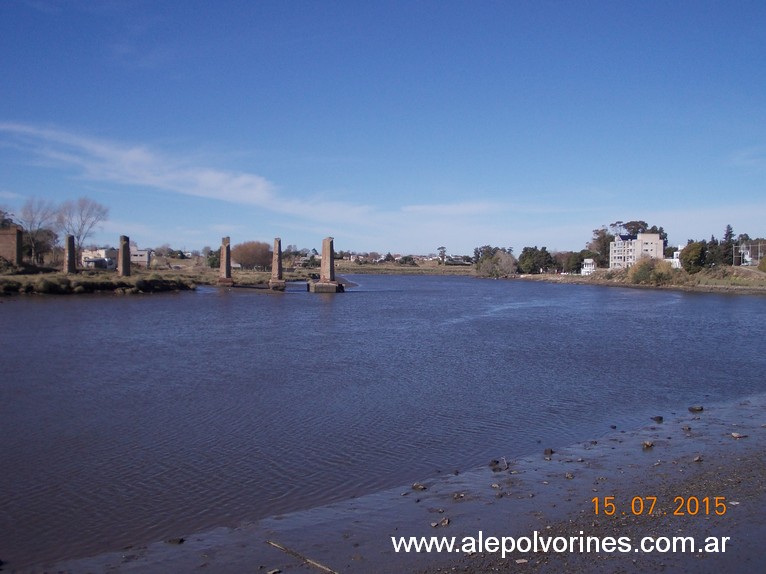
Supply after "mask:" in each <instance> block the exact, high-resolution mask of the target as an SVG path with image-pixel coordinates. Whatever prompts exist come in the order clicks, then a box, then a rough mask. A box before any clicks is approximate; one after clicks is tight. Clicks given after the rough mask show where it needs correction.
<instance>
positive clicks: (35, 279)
mask: <svg viewBox="0 0 766 574" xmlns="http://www.w3.org/2000/svg"><path fill="white" fill-rule="evenodd" d="M316 272H317V270H316V269H303V268H299V269H294V270H290V271H285V273H284V278H285V279H286V280H287V281H296V282H300V281H310V280H312V277H313V276H314V275H315V274H316ZM336 273H338V274H342V275H433V276H464V277H478V278H481V277H479V276H477V275H476V270H475V268H474V267H473V266H457V265H438V264H437V263H436V262H428V264H422V265H420V266H408V265H400V264H398V263H380V264H375V265H371V264H365V265H359V264H356V263H353V262H350V261H339V262H337V265H336ZM270 278H271V273H270V272H268V271H242V270H235V271H233V272H232V286H234V287H250V288H256V289H257V288H261V289H267V288H268V283H269V279H270ZM218 279H219V273H218V270H217V269H211V268H209V267H202V266H192V265H189V266H186V267H179V268H178V269H152V270H148V271H147V270H143V269H136V270H134V272H133V274H132V275H131V276H130V277H118V276H117V274H116V272H114V271H92V270H85V271H81V272H79V273H77V274H73V275H67V274H65V273H61V272H32V271H27V272H18V273H15V274H3V275H0V295H16V294H58V295H63V294H80V293H95V292H101V293H105V292H115V293H117V294H121V295H122V294H139V293H156V292H163V291H183V290H190V289H194V288H195V286H197V285H217V284H218ZM501 279H507V280H519V279H520V280H526V281H546V282H553V283H563V284H578V285H600V286H608V287H631V288H639V289H666V290H677V291H690V292H704V293H730V294H742V295H764V294H766V273H763V272H762V271H759V270H757V269H754V268H748V267H720V268H717V269H704V270H702V271H700V272H699V273H696V274H694V275H690V274H688V273H686V272H685V271H681V270H675V271H673V273H672V274H671V275H669V276H668V277H666V278H665V279H664V280H663V281H662V282H658V283H649V282H637V281H636V278H635V276H634V275H631V274H630V273H629V272H628V271H622V270H609V269H599V270H597V271H596V272H595V273H594V274H592V275H588V276H582V275H568V274H552V273H545V274H538V275H511V276H508V277H502V278H501ZM346 286H353V285H352V284H350V283H347V284H346Z"/></svg>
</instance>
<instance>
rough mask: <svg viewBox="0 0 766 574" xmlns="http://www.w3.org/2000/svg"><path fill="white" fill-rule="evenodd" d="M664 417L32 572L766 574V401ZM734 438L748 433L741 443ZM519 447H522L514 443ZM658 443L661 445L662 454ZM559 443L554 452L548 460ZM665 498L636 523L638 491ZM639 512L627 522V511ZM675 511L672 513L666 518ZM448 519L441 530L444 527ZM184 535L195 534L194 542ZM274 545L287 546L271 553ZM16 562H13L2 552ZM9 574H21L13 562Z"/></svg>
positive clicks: (677, 410)
mask: <svg viewBox="0 0 766 574" xmlns="http://www.w3.org/2000/svg"><path fill="white" fill-rule="evenodd" d="M701 404H702V405H703V406H704V410H703V411H702V412H699V413H691V412H689V411H688V410H687V407H688V406H689V405H674V407H673V408H672V409H668V410H667V411H665V412H663V411H658V412H657V413H656V414H657V415H661V416H662V417H663V418H664V420H663V422H661V423H658V422H655V421H653V420H648V421H647V424H646V425H645V426H643V427H641V428H636V429H622V428H619V426H618V425H619V421H613V422H614V423H615V425H617V428H615V429H610V428H609V426H608V422H607V428H606V429H605V434H604V435H603V436H599V437H594V438H593V440H589V441H585V442H583V443H578V444H574V445H570V446H567V447H564V448H559V447H558V445H546V444H540V450H539V452H537V453H533V454H531V455H530V456H527V457H524V458H520V459H516V460H504V459H502V454H503V453H498V459H497V461H498V462H497V464H494V465H492V466H490V465H487V466H485V467H483V468H478V469H473V470H469V471H466V472H459V471H455V470H454V469H450V468H445V469H443V472H442V473H441V474H440V475H439V476H436V477H431V478H429V477H417V476H413V482H415V481H417V482H418V483H420V484H422V485H423V486H424V487H425V489H424V490H419V489H415V488H413V487H412V486H410V485H408V486H403V487H401V488H398V489H392V490H389V491H385V492H380V493H376V494H374V495H370V496H365V497H363V498H359V499H353V500H348V501H344V502H342V503H337V504H333V505H330V506H326V507H321V508H315V509H311V510H308V511H302V512H297V513H293V514H287V515H281V516H274V517H270V518H267V519H264V520H260V521H258V522H255V523H249V524H242V525H241V526H240V527H238V528H233V529H232V528H219V529H216V530H213V531H210V532H203V533H196V534H194V533H184V532H179V533H178V538H177V539H170V540H168V541H158V542H156V543H154V544H150V545H148V546H135V547H127V548H123V549H121V550H119V551H116V552H109V553H105V554H101V555H99V556H95V557H90V558H84V559H80V560H71V561H66V562H61V563H58V564H54V565H47V566H40V567H39V568H33V569H30V570H24V572H72V573H81V572H93V573H97V572H118V573H138V572H168V573H179V574H180V573H182V572H183V573H186V572H200V573H203V572H204V573H229V572H231V573H235V572H264V573H267V572H270V573H276V572H286V573H291V572H295V573H298V572H333V571H334V572H344V573H345V572H360V573H372V574H374V573H381V574H384V573H386V574H387V573H395V572H397V573H398V572H422V573H446V572H462V573H474V572H476V573H478V572H564V571H577V572H586V573H600V572H662V571H667V572H695V573H700V572H703V573H704V572H711V573H712V572H715V573H716V574H725V573H727V572H742V571H752V572H757V571H766V556H764V553H763V540H764V539H766V538H765V535H766V520H765V519H764V516H763V509H764V508H766V462H764V460H763V453H764V451H765V449H764V447H766V395H761V396H758V397H752V398H750V399H748V400H743V401H737V402H733V403H726V404H709V405H708V404H705V403H704V402H703V403H701ZM732 433H739V435H747V436H745V437H743V438H734V436H732ZM509 440H512V439H509ZM645 442H650V443H652V446H651V447H649V448H645V447H644V443H645ZM546 448H551V449H552V450H553V451H554V452H553V453H552V454H548V455H546V451H545V449H546ZM594 496H600V497H604V496H614V497H615V499H614V500H615V503H616V504H617V509H618V512H617V513H616V514H615V515H614V516H611V517H608V516H604V515H599V516H596V515H595V513H594V509H593V503H592V502H591V499H592V498H593V497H594ZM635 496H640V497H647V496H656V497H657V505H656V507H655V509H654V513H653V514H652V515H651V516H649V515H647V514H646V513H645V514H642V515H640V516H634V515H633V513H632V512H631V507H630V503H631V500H632V498H633V497H635ZM677 496H683V497H689V496H697V497H698V498H699V499H702V498H704V497H711V499H712V498H713V497H716V496H724V497H725V500H726V504H727V511H726V514H724V515H723V516H716V515H715V514H714V513H710V514H708V515H705V514H704V513H699V514H697V515H695V516H690V515H686V516H674V515H673V510H674V509H675V507H676V506H677V505H676V504H674V498H675V497H677ZM623 512H625V514H624V515H623V514H622V513H623ZM664 513H667V514H664ZM433 525H435V526H433ZM534 530H537V531H539V532H540V534H541V535H551V536H559V535H564V536H570V535H573V536H577V535H579V533H580V532H581V531H582V532H583V533H584V535H585V536H601V537H603V536H614V537H620V536H630V537H632V538H633V545H634V547H636V546H637V545H638V540H639V539H640V538H641V537H643V536H682V535H683V536H695V537H697V539H698V541H701V540H703V539H704V537H707V536H717V537H723V536H729V537H730V538H731V540H730V541H729V542H728V547H727V552H726V553H723V554H706V555H705V554H700V553H696V554H680V553H677V554H672V553H665V554H661V553H654V554H644V553H633V552H632V553H627V554H620V553H612V554H608V553H600V554H593V553H591V554H579V553H562V554H543V553H533V552H528V553H518V552H515V553H512V554H511V555H510V556H507V557H506V558H505V559H502V558H501V557H500V555H499V554H473V555H466V554H460V553H455V554H425V553H421V554H417V553H412V554H404V553H398V554H397V553H395V552H394V550H393V547H392V544H391V536H441V535H444V536H455V537H457V539H458V541H459V540H461V539H462V537H464V536H474V537H475V536H477V535H478V533H479V531H482V532H483V534H484V537H485V538H486V537H487V536H497V537H502V536H515V537H521V536H530V537H531V536H532V534H533V531H534ZM181 539H183V541H182V543H179V542H181ZM269 542H274V543H275V544H276V545H271V544H269ZM0 558H2V557H0ZM4 571H9V572H21V570H14V569H13V565H12V564H6V565H5V566H4Z"/></svg>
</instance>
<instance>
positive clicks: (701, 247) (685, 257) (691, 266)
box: [679, 241, 707, 273]
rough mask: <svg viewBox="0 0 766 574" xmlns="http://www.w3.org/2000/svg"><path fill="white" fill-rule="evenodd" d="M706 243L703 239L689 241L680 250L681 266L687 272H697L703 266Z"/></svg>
mask: <svg viewBox="0 0 766 574" xmlns="http://www.w3.org/2000/svg"><path fill="white" fill-rule="evenodd" d="M706 250H707V244H706V243H705V242H704V241H690V242H689V244H688V245H687V246H686V247H684V248H683V250H682V251H681V255H680V256H679V257H680V258H681V266H682V267H683V268H684V270H685V271H686V272H687V273H698V272H700V271H701V270H702V268H703V267H704V266H705V251H706Z"/></svg>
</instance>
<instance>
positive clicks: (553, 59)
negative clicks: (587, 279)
mask: <svg viewBox="0 0 766 574" xmlns="http://www.w3.org/2000/svg"><path fill="white" fill-rule="evenodd" d="M765 184H766V3H764V2H760V1H758V2H736V1H735V2H705V1H694V2H652V1H648V2H643V1H642V2H638V1H636V2H621V1H608V2H592V1H586V2H544V1H535V2H514V1H507V2H494V1H478V2H473V1H471V2H469V1H464V2H455V1H449V0H446V1H438V2H435V1H434V2H431V1H407V2H395V1H386V2H374V1H365V2H358V1H349V2H343V1H339V2H323V1H292V0H279V1H257V0H253V1H244V0H219V1H215V2H213V1H198V0H178V1H174V0H157V1H154V0H147V1H141V0H114V1H109V0H87V1H86V0H60V1H54V0H3V1H2V2H0V205H2V206H5V207H6V208H8V209H10V210H11V212H14V210H18V209H19V208H20V206H21V204H22V203H23V202H24V201H25V199H26V198H28V197H38V198H50V199H53V200H56V201H61V200H64V199H75V198H77V197H80V196H87V197H90V198H92V199H94V200H96V201H98V202H100V203H102V204H104V205H106V206H107V207H108V208H109V210H110V213H109V220H108V221H107V222H105V223H104V225H103V226H102V227H101V228H100V229H99V230H98V231H97V233H96V234H95V236H94V238H93V240H94V242H96V243H100V244H107V243H108V244H112V245H115V244H117V242H118V237H119V235H123V234H124V235H130V237H131V239H132V240H135V241H136V242H137V243H138V244H139V246H141V247H154V246H158V245H161V244H164V243H169V244H171V245H172V246H174V247H176V248H185V249H188V250H191V249H201V248H202V247H203V246H205V245H210V246H214V247H215V246H217V245H219V244H220V240H221V237H222V236H224V235H229V236H231V239H232V243H239V242H242V241H248V240H262V241H268V242H270V241H271V240H272V239H273V238H274V237H277V236H279V237H281V238H282V240H283V244H284V245H287V244H295V245H297V246H298V247H308V248H311V247H316V248H319V247H320V246H321V240H322V238H323V237H325V236H328V235H332V236H333V237H335V247H336V249H344V250H356V251H371V250H374V251H380V252H387V251H391V252H398V253H402V254H408V253H431V252H435V251H436V248H437V247H439V246H441V245H444V246H446V247H447V251H448V252H450V253H472V252H473V248H474V247H476V246H479V245H485V244H491V245H498V246H505V247H508V246H512V247H513V248H514V251H515V252H516V253H520V252H521V249H522V247H524V246H525V245H530V246H532V245H537V246H543V245H545V246H547V247H548V249H549V250H568V249H572V250H579V249H581V248H583V247H584V246H585V243H586V242H587V241H588V240H589V238H590V237H591V231H592V230H593V229H594V228H596V227H599V226H601V225H604V224H609V223H611V222H613V221H617V220H623V221H628V220H631V219H643V220H645V221H647V222H648V223H649V224H650V225H652V224H656V225H661V226H663V227H664V228H665V229H666V230H667V231H668V233H669V239H670V242H671V243H674V244H677V243H686V240H687V239H689V238H695V239H701V238H708V237H709V236H710V235H711V234H715V235H716V236H718V237H720V236H721V235H722V234H723V230H724V227H725V226H726V225H727V224H731V225H732V226H733V227H734V231H735V233H744V232H746V233H749V234H750V235H751V236H753V237H755V236H766V230H765V229H764V221H766V217H764V216H766V193H765V191H766V189H765V187H766V185H765Z"/></svg>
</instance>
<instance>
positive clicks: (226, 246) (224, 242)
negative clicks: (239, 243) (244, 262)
mask: <svg viewBox="0 0 766 574" xmlns="http://www.w3.org/2000/svg"><path fill="white" fill-rule="evenodd" d="M218 283H220V284H223V285H231V284H232V283H233V281H232V279H231V239H230V238H229V237H223V238H222V239H221V272H220V274H219V277H218Z"/></svg>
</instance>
